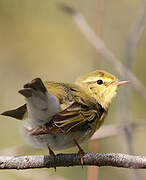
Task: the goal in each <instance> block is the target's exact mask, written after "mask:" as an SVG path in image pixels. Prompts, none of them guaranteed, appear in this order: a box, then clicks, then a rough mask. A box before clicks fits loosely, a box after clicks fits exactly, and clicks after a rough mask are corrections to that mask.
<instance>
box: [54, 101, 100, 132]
mask: <svg viewBox="0 0 146 180" xmlns="http://www.w3.org/2000/svg"><path fill="white" fill-rule="evenodd" d="M96 118H98V113H97V111H96V110H94V109H90V108H89V107H87V106H85V105H82V104H79V103H77V102H74V103H73V104H72V105H70V106H69V107H68V108H66V109H65V110H64V111H62V112H60V113H58V114H56V115H55V116H54V118H53V121H54V124H55V125H56V126H57V127H59V128H60V129H61V130H62V131H63V132H69V131H70V130H71V129H73V128H75V127H77V126H79V125H81V124H84V123H86V122H91V121H94V120H96Z"/></svg>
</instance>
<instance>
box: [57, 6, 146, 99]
mask: <svg viewBox="0 0 146 180" xmlns="http://www.w3.org/2000/svg"><path fill="white" fill-rule="evenodd" d="M60 7H61V8H62V9H63V10H64V11H65V12H67V13H68V14H70V15H71V16H72V18H73V20H74V22H75V23H76V24H77V26H78V27H79V29H80V31H81V32H82V34H83V35H84V36H85V37H86V38H87V40H88V41H89V42H90V44H91V45H92V46H93V47H94V48H95V50H96V51H97V52H98V53H100V54H101V55H102V56H103V57H105V60H106V61H107V62H109V63H110V64H111V65H112V67H113V68H114V70H115V71H116V72H118V73H119V75H121V76H124V73H125V72H126V73H127V77H128V78H129V79H128V80H130V82H131V85H132V86H133V87H134V88H135V90H136V91H138V92H139V93H140V94H141V95H142V96H143V97H144V99H146V88H145V87H144V85H143V84H142V83H141V81H140V80H139V79H138V78H137V77H136V76H135V75H134V74H133V73H132V72H131V71H130V70H129V69H128V68H127V67H125V66H124V65H123V64H122V63H121V62H120V60H119V59H118V58H117V57H116V56H115V55H114V54H113V53H112V52H111V51H110V50H109V49H108V48H107V46H106V45H105V44H104V42H103V41H102V39H100V38H99V37H98V36H97V35H96V33H95V32H94V30H93V29H92V28H91V27H90V26H89V24H88V22H87V21H86V19H85V17H84V16H83V14H82V13H80V12H78V11H76V10H74V9H73V8H71V7H70V6H67V5H65V4H60Z"/></svg>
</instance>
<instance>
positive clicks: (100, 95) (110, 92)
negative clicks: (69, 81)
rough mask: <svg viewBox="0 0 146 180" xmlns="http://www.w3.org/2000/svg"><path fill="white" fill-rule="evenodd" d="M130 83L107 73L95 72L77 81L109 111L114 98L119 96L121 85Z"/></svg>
mask: <svg viewBox="0 0 146 180" xmlns="http://www.w3.org/2000/svg"><path fill="white" fill-rule="evenodd" d="M127 82H128V81H119V80H118V79H117V78H116V77H115V76H113V75H112V74H110V73H107V72H105V71H100V70H97V71H94V72H90V73H87V74H85V75H84V76H82V77H81V78H79V79H77V81H76V83H77V84H78V85H79V86H81V87H82V88H84V90H85V91H86V92H87V94H89V95H90V96H92V97H93V98H95V99H96V100H97V102H98V103H99V104H101V105H102V107H103V108H105V109H107V108H108V106H109V105H110V103H111V101H112V98H113V97H114V96H115V95H116V94H117V89H118V86H119V85H122V84H125V83H127Z"/></svg>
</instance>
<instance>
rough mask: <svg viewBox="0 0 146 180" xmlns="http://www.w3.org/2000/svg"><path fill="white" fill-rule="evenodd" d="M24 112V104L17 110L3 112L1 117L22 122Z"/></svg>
mask: <svg viewBox="0 0 146 180" xmlns="http://www.w3.org/2000/svg"><path fill="white" fill-rule="evenodd" d="M26 111H27V108H26V104H24V105H22V106H20V107H19V108H17V109H13V110H9V111H5V112H3V113H2V114H1V115H3V116H10V117H13V118H15V119H19V120H22V119H23V117H24V114H25V113H26Z"/></svg>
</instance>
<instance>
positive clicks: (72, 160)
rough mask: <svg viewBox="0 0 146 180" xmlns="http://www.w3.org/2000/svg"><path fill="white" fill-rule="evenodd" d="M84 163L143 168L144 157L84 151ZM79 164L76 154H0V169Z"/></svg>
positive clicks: (145, 165) (145, 162)
mask: <svg viewBox="0 0 146 180" xmlns="http://www.w3.org/2000/svg"><path fill="white" fill-rule="evenodd" d="M84 165H85V166H86V165H88V166H91V165H92V166H99V167H100V166H113V167H122V168H132V169H145V168H146V157H144V156H132V155H127V154H120V153H117V154H116V153H104V154H99V153H86V154H85V155H84ZM54 166H56V167H69V166H81V162H80V157H79V155H78V154H57V155H56V159H55V161H54V158H51V157H50V156H47V155H44V156H43V155H38V156H18V157H15V156H0V169H17V170H18V169H32V168H51V167H54Z"/></svg>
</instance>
